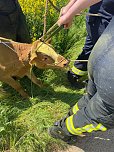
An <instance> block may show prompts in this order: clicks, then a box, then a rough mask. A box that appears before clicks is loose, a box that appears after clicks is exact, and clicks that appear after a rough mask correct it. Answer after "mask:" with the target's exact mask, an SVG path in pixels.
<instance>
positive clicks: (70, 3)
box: [60, 0, 77, 16]
mask: <svg viewBox="0 0 114 152" xmlns="http://www.w3.org/2000/svg"><path fill="white" fill-rule="evenodd" d="M76 1H77V0H69V3H68V4H67V5H66V6H64V7H62V8H61V11H60V16H62V15H64V14H65V13H67V11H68V10H69V9H70V7H71V6H72V5H73V4H74V3H75V2H76Z"/></svg>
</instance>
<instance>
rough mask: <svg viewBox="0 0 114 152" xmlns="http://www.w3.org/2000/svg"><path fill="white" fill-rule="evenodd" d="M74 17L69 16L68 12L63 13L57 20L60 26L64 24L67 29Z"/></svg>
mask: <svg viewBox="0 0 114 152" xmlns="http://www.w3.org/2000/svg"><path fill="white" fill-rule="evenodd" d="M72 21H73V17H68V16H67V14H64V15H62V16H61V17H60V18H59V20H58V21H57V23H58V26H62V25H64V28H65V29H68V28H69V27H70V26H71V25H72Z"/></svg>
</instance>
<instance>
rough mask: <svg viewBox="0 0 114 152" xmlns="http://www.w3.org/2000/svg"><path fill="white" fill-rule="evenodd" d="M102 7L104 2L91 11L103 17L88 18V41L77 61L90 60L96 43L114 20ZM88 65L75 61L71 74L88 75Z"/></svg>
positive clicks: (90, 11) (93, 7)
mask: <svg viewBox="0 0 114 152" xmlns="http://www.w3.org/2000/svg"><path fill="white" fill-rule="evenodd" d="M101 5H102V2H100V3H98V4H95V5H94V6H92V7H91V8H90V10H89V13H93V14H95V13H99V14H100V15H101V16H87V17H86V30H87V36H86V41H85V44H84V47H83V51H82V52H81V54H80V55H79V56H78V58H77V59H76V60H88V58H89V56H90V53H91V51H92V49H93V47H94V45H95V43H96V42H97V40H98V39H99V37H100V36H101V34H102V33H103V32H104V30H105V28H106V27H107V25H108V24H109V22H110V20H111V19H112V12H110V13H106V11H105V10H104V8H102V9H101ZM111 9H112V8H111ZM100 10H101V12H100ZM104 14H105V15H104ZM87 63H88V62H80V61H75V62H74V66H73V67H72V70H71V74H73V73H74V74H76V75H79V76H83V75H85V74H87V72H86V71H87Z"/></svg>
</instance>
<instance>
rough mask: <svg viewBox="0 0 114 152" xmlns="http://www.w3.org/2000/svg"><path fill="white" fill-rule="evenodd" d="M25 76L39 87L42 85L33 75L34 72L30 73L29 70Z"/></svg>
mask: <svg viewBox="0 0 114 152" xmlns="http://www.w3.org/2000/svg"><path fill="white" fill-rule="evenodd" d="M26 76H27V77H28V78H29V79H30V80H31V81H32V82H33V83H35V84H36V85H38V86H39V87H43V83H42V81H41V80H38V79H37V77H36V76H35V75H34V73H33V72H32V74H30V72H28V73H26Z"/></svg>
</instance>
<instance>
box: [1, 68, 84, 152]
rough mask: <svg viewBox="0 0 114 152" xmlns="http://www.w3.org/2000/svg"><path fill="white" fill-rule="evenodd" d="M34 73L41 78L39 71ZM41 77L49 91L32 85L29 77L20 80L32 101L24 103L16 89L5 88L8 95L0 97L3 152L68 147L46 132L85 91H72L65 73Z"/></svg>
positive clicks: (52, 73) (28, 151) (42, 74)
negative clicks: (7, 151) (31, 96)
mask: <svg viewBox="0 0 114 152" xmlns="http://www.w3.org/2000/svg"><path fill="white" fill-rule="evenodd" d="M35 73H36V75H38V71H37V70H36V71H35ZM40 73H41V71H40ZM40 78H41V79H43V80H44V82H45V83H47V84H48V87H47V88H43V89H41V88H38V87H37V86H35V85H34V84H33V85H32V86H31V82H30V81H29V80H28V79H27V78H24V79H23V80H21V83H22V85H23V86H24V87H25V88H27V90H28V92H29V94H31V92H32V95H33V98H31V99H30V100H22V98H21V97H20V96H19V95H18V94H17V93H16V91H15V90H13V89H12V88H10V87H9V86H7V85H3V86H2V87H3V88H4V89H5V90H6V91H7V92H8V95H7V94H5V95H1V97H0V151H1V152H2V151H6V150H9V149H10V151H11V152H17V151H19V152H46V151H47V152H51V151H54V150H57V149H59V148H61V147H64V146H66V145H64V143H62V142H61V141H58V140H54V139H52V138H51V137H50V136H49V135H48V132H47V130H48V127H49V126H51V125H52V124H53V123H54V121H56V120H58V119H60V118H61V117H62V116H64V115H65V114H66V113H67V111H68V109H69V107H70V106H71V105H73V104H74V103H75V102H77V101H78V99H79V98H80V97H81V96H82V93H83V89H82V90H75V89H74V90H73V89H72V88H71V87H70V85H69V83H68V81H67V78H66V72H65V71H57V70H55V71H53V70H47V71H42V73H41V74H40ZM31 87H32V88H31Z"/></svg>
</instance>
